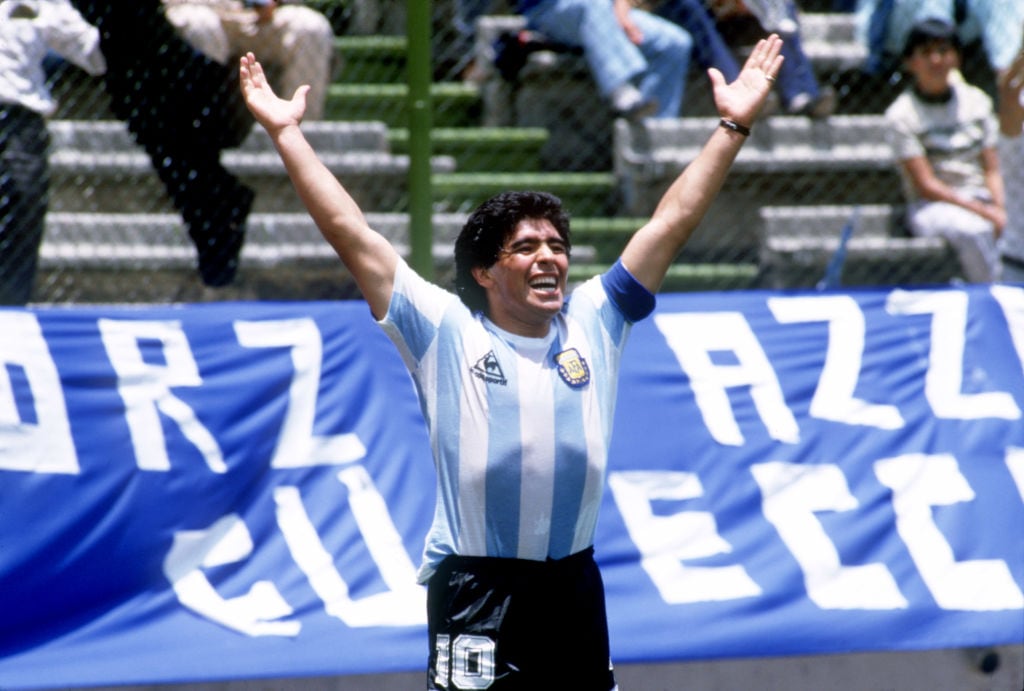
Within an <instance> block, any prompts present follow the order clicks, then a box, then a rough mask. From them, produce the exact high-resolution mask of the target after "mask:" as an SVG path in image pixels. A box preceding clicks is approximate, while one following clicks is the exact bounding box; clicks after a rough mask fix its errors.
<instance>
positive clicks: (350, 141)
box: [48, 119, 391, 153]
mask: <svg viewBox="0 0 1024 691" xmlns="http://www.w3.org/2000/svg"><path fill="white" fill-rule="evenodd" d="M48 127H49V130H50V136H51V138H52V143H51V148H52V150H53V152H54V153H61V152H64V151H82V152H102V153H114V152H137V151H141V148H140V147H139V145H138V144H136V143H135V141H134V139H133V138H132V135H131V133H130V132H129V131H128V128H127V126H126V125H125V124H124V123H123V122H121V121H120V120H66V119H54V120H50V122H49V124H48ZM302 131H303V133H304V134H305V136H306V139H308V140H309V142H310V144H311V145H312V146H313V148H314V149H316V150H317V151H344V152H349V153H352V152H357V151H365V152H376V153H388V152H390V150H391V148H390V147H391V145H390V143H389V139H388V128H387V126H386V125H385V124H384V123H383V122H379V121H359V122H330V121H319V122H306V123H303V125H302ZM237 150H238V151H242V152H246V153H273V152H274V145H273V143H272V142H271V141H270V137H268V136H267V133H266V132H265V131H264V130H263V129H262V128H261V127H258V126H257V127H253V129H252V131H251V132H250V133H249V135H248V136H247V137H246V139H245V141H243V142H242V145H241V146H239V147H238V149H237Z"/></svg>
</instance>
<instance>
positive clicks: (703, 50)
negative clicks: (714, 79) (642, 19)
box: [656, 0, 740, 82]
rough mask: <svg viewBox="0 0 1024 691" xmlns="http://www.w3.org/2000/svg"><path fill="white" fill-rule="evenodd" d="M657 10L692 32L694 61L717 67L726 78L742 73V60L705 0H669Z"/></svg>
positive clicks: (730, 79) (732, 79)
mask: <svg viewBox="0 0 1024 691" xmlns="http://www.w3.org/2000/svg"><path fill="white" fill-rule="evenodd" d="M656 13H657V14H658V16H659V17H663V18H665V19H667V20H668V21H670V22H673V23H675V24H678V25H679V26H681V27H683V29H685V30H686V32H687V33H688V34H690V38H691V39H692V40H693V60H694V62H696V63H697V66H698V67H700V68H701V69H705V70H706V69H708V68H709V67H715V68H717V69H718V71H719V72H721V73H722V74H723V75H724V76H725V79H726V81H729V82H732V81H735V80H736V78H737V77H738V76H739V74H740V65H739V62H738V61H737V60H736V56H735V55H734V54H733V52H732V48H730V47H729V44H728V43H726V42H725V39H724V38H723V37H722V34H721V33H720V32H719V31H718V24H717V23H716V22H715V18H714V17H713V16H712V15H711V13H710V12H708V10H707V8H706V6H705V5H704V3H703V2H701V0H665V1H664V2H662V3H661V4H660V5H658V6H657V8H656Z"/></svg>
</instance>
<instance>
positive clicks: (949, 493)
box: [875, 454, 1024, 611]
mask: <svg viewBox="0 0 1024 691" xmlns="http://www.w3.org/2000/svg"><path fill="white" fill-rule="evenodd" d="M875 474H876V475H877V476H878V479H879V480H880V481H881V482H882V484H883V485H885V486H886V487H888V488H890V489H891V490H892V494H893V508H894V509H895V511H896V530H897V531H898V532H899V534H900V537H901V538H903V542H904V543H905V544H906V546H907V549H908V550H909V551H910V556H911V557H912V558H913V560H914V563H915V564H916V565H917V570H918V571H919V572H920V573H921V578H923V579H924V582H925V584H926V585H927V586H928V589H929V590H930V591H931V593H932V596H933V597H934V598H935V601H936V602H937V603H938V604H939V607H942V608H943V609H957V610H974V611H982V610H986V611H988V610H1002V609H1020V608H1022V607H1024V593H1021V591H1020V588H1018V587H1017V584H1016V583H1015V582H1014V580H1013V575H1012V574H1011V573H1010V570H1009V568H1008V567H1007V566H1006V562H1005V561H1003V560H1001V559H976V560H972V561H959V562H958V561H956V560H955V559H954V556H953V549H952V547H950V545H949V542H947V541H946V538H945V537H943V535H942V532H941V531H940V530H939V528H938V526H937V525H935V520H934V518H933V517H932V511H931V508H932V506H950V505H952V504H957V503H959V502H965V501H972V500H973V499H974V491H973V490H972V489H971V487H970V485H968V484H967V479H966V478H964V476H963V474H962V473H961V472H960V468H959V467H958V466H957V463H956V459H955V458H953V457H952V456H950V455H949V454H938V455H926V454H906V455H904V456H896V457H894V458H886V459H883V460H880V461H878V462H876V463H875ZM975 528H977V529H982V528H981V526H975ZM970 532H971V531H970V530H966V529H965V531H964V537H966V538H968V539H969V537H970ZM1010 539H1011V540H1012V539H1014V538H1010Z"/></svg>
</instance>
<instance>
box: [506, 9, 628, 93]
mask: <svg viewBox="0 0 1024 691" xmlns="http://www.w3.org/2000/svg"><path fill="white" fill-rule="evenodd" d="M525 16H526V19H527V22H528V25H529V27H530V28H531V29H534V30H536V31H539V32H541V33H542V34H544V35H545V36H547V37H548V38H550V39H551V40H553V41H556V42H558V43H562V44H564V45H567V46H574V47H579V48H582V49H583V55H584V59H585V60H586V61H587V66H588V67H589V68H590V72H591V74H592V75H593V77H594V81H595V82H596V83H597V88H598V90H599V91H600V92H601V94H602V95H603V96H605V97H606V98H607V97H610V96H611V95H612V93H613V92H614V91H615V89H616V88H618V87H620V86H622V85H624V84H627V83H629V82H631V81H633V80H634V79H637V78H639V77H640V75H641V74H643V73H644V71H645V70H646V69H647V61H646V60H645V59H644V56H643V54H642V53H641V52H640V49H639V48H638V47H637V46H635V45H633V43H632V42H631V41H630V40H629V39H628V38H627V37H626V33H625V32H624V31H623V30H622V27H620V26H619V24H618V22H617V21H616V19H615V13H614V12H612V6H611V2H610V1H609V0H547V1H546V2H542V3H541V4H539V5H537V6H536V7H535V8H533V9H531V10H530V11H529V12H527V13H526V14H525Z"/></svg>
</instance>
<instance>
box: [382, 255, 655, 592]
mask: <svg viewBox="0 0 1024 691" xmlns="http://www.w3.org/2000/svg"><path fill="white" fill-rule="evenodd" d="M616 268H617V269H618V270H619V271H620V274H621V273H625V269H624V268H622V266H621V264H617V265H616ZM613 271H615V270H613ZM625 275H626V276H627V277H628V279H629V280H631V281H633V283H632V285H629V282H628V281H627V282H626V283H627V285H629V289H630V290H632V291H634V299H632V304H633V305H636V304H644V305H648V303H649V306H645V307H641V308H640V311H639V312H638V311H637V310H635V309H633V310H630V311H631V312H633V317H634V320H635V319H636V318H641V317H642V316H646V314H647V313H649V312H650V310H651V309H653V296H652V295H651V294H650V293H648V292H647V291H646V289H644V288H643V286H641V285H640V284H639V283H636V282H635V280H633V279H632V277H631V276H628V273H625ZM615 285H616V284H615V283H614V282H611V281H607V280H602V277H595V278H593V279H591V280H589V281H587V282H586V283H584V284H582V285H580V286H579V287H577V288H576V289H575V290H574V291H573V293H572V295H571V296H570V298H569V299H568V300H567V301H566V304H565V305H564V307H563V310H562V312H561V313H560V314H559V315H558V316H557V317H556V318H555V319H554V321H553V323H552V328H551V330H550V331H549V333H548V335H547V336H546V337H544V338H525V337H522V336H517V335H515V334H511V333H508V332H506V331H504V330H502V329H500V328H498V327H497V326H496V325H495V324H493V323H492V322H491V321H490V320H488V319H487V318H486V317H485V316H484V315H482V314H479V313H477V314H474V313H472V312H471V311H470V310H469V309H468V308H467V307H466V306H465V305H464V304H463V303H462V301H461V300H460V299H459V298H458V297H457V296H456V295H454V294H453V293H451V292H448V291H446V290H443V289H442V288H440V287H438V286H436V285H433V284H431V283H429V282H427V281H425V280H423V279H422V278H421V277H420V276H419V275H417V274H416V273H415V272H414V271H413V270H412V269H411V268H410V267H409V266H408V265H407V264H405V263H404V262H399V266H398V269H397V271H396V275H395V285H394V293H393V296H392V298H391V304H390V306H389V309H388V313H387V315H386V316H385V317H384V319H383V320H381V325H382V327H383V328H384V329H385V331H386V332H387V334H388V336H389V337H390V338H391V339H392V340H393V341H394V343H395V344H396V345H397V347H398V349H399V352H400V353H401V355H402V358H403V360H404V361H405V364H406V366H407V367H408V368H409V370H410V372H411V373H412V377H413V380H414V383H415V385H416V389H417V393H418V395H419V399H420V405H421V407H422V410H423V415H424V418H425V420H426V423H427V428H428V432H429V436H430V442H431V445H432V452H433V456H434V460H435V463H436V466H437V482H438V486H437V505H436V510H435V515H434V521H433V525H432V527H431V530H430V533H429V535H428V536H427V541H426V545H425V549H424V559H423V565H422V567H421V569H420V573H419V579H420V581H421V582H426V580H427V579H429V577H430V575H431V574H432V573H433V572H434V570H435V569H436V567H437V565H438V564H439V563H440V561H441V560H442V559H444V557H445V556H447V555H449V554H459V555H463V556H490V557H509V558H518V559H532V560H545V559H548V558H553V559H558V558H561V557H565V556H567V555H569V554H573V553H575V552H578V551H580V550H582V549H585V548H587V547H589V546H590V545H592V544H593V539H594V530H595V527H596V523H597V514H598V507H599V505H600V502H601V497H602V492H603V486H604V481H605V467H606V461H607V457H608V445H609V441H610V438H611V429H612V418H613V414H614V407H615V396H616V389H617V379H618V370H619V362H620V359H621V355H622V350H623V348H624V346H625V343H626V338H627V336H628V333H629V330H630V326H631V323H632V322H631V321H630V319H628V318H627V317H626V316H625V314H624V313H623V311H622V310H621V309H620V308H619V307H618V306H617V305H621V304H627V305H629V304H631V303H630V298H629V296H628V295H626V294H625V293H623V294H622V295H621V296H619V299H617V300H612V299H610V298H609V292H608V288H606V286H612V287H613V288H614V286H615ZM637 291H639V292H641V293H643V295H636V293H637ZM627 292H628V291H627ZM636 298H639V302H638V300H637V299H636Z"/></svg>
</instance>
